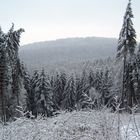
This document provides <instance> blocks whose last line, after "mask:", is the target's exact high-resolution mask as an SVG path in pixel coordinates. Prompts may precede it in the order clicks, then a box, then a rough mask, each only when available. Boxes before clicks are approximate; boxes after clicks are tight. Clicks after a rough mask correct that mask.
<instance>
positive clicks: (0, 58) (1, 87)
mask: <svg viewBox="0 0 140 140" xmlns="http://www.w3.org/2000/svg"><path fill="white" fill-rule="evenodd" d="M7 80H8V79H7V59H6V42H5V35H4V33H3V32H2V30H1V28H0V118H1V120H2V121H3V122H6V108H7V104H6V89H7V84H6V83H7Z"/></svg>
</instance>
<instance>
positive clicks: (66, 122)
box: [0, 111, 140, 140]
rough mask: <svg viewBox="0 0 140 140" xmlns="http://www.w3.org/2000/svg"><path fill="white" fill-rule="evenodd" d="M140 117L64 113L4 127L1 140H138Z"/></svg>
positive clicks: (22, 119)
mask: <svg viewBox="0 0 140 140" xmlns="http://www.w3.org/2000/svg"><path fill="white" fill-rule="evenodd" d="M139 118H140V115H136V116H135V117H134V116H133V115H120V114H113V113H109V112H108V111H100V112H99V111H79V112H76V111H74V112H71V113H70V112H67V113H65V112H62V113H61V114H60V115H58V116H56V117H53V118H43V117H41V116H40V117H38V118H37V119H35V120H30V119H26V118H19V119H17V120H16V121H15V122H12V123H9V124H8V125H6V126H3V125H0V139H1V140H117V139H120V140H121V139H122V140H123V139H124V140H138V139H140V136H139V131H140V130H139V128H140V125H139V126H137V125H136V124H139V123H138V122H137V121H139Z"/></svg>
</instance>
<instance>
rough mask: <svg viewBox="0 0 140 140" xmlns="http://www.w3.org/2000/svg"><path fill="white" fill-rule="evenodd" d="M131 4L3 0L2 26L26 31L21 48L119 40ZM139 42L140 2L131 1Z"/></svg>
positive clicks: (101, 0)
mask: <svg viewBox="0 0 140 140" xmlns="http://www.w3.org/2000/svg"><path fill="white" fill-rule="evenodd" d="M127 3H128V0H0V11H1V12H0V21H1V23H0V25H1V27H2V28H3V30H4V31H5V32H6V31H7V30H8V29H9V28H10V26H11V23H12V22H14V23H15V28H16V29H17V28H19V27H22V28H24V29H25V31H26V32H25V33H23V35H22V37H21V44H27V43H31V42H37V41H45V40H53V39H58V38H67V37H86V36H100V37H116V38H118V35H119V32H120V29H121V26H122V22H123V16H124V13H125V10H126V6H127ZM132 9H133V14H134V17H135V18H134V19H133V23H134V27H135V29H136V32H137V40H139V41H140V18H139V13H140V0H132Z"/></svg>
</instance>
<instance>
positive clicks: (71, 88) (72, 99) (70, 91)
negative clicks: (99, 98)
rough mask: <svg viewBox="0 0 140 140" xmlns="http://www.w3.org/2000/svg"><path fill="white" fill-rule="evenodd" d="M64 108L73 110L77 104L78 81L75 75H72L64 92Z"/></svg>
mask: <svg viewBox="0 0 140 140" xmlns="http://www.w3.org/2000/svg"><path fill="white" fill-rule="evenodd" d="M63 97H64V99H63V101H62V109H64V110H65V109H66V110H69V111H72V110H74V109H75V104H76V83H75V79H74V76H73V75H72V76H70V77H69V79H68V80H67V83H66V86H65V89H64V93H63Z"/></svg>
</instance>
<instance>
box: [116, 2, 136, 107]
mask: <svg viewBox="0 0 140 140" xmlns="http://www.w3.org/2000/svg"><path fill="white" fill-rule="evenodd" d="M132 18H133V13H132V8H131V0H129V3H128V5H127V9H126V12H125V16H124V21H123V26H122V29H121V32H120V36H119V40H118V48H117V58H119V59H122V60H123V81H122V85H123V86H122V97H121V102H122V106H124V105H126V106H129V107H132V106H133V104H134V103H136V97H135V91H134V83H133V80H132V77H133V76H132V73H133V70H134V63H133V61H134V60H133V59H134V57H135V56H134V51H135V47H136V32H135V29H134V28H133V23H132Z"/></svg>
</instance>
